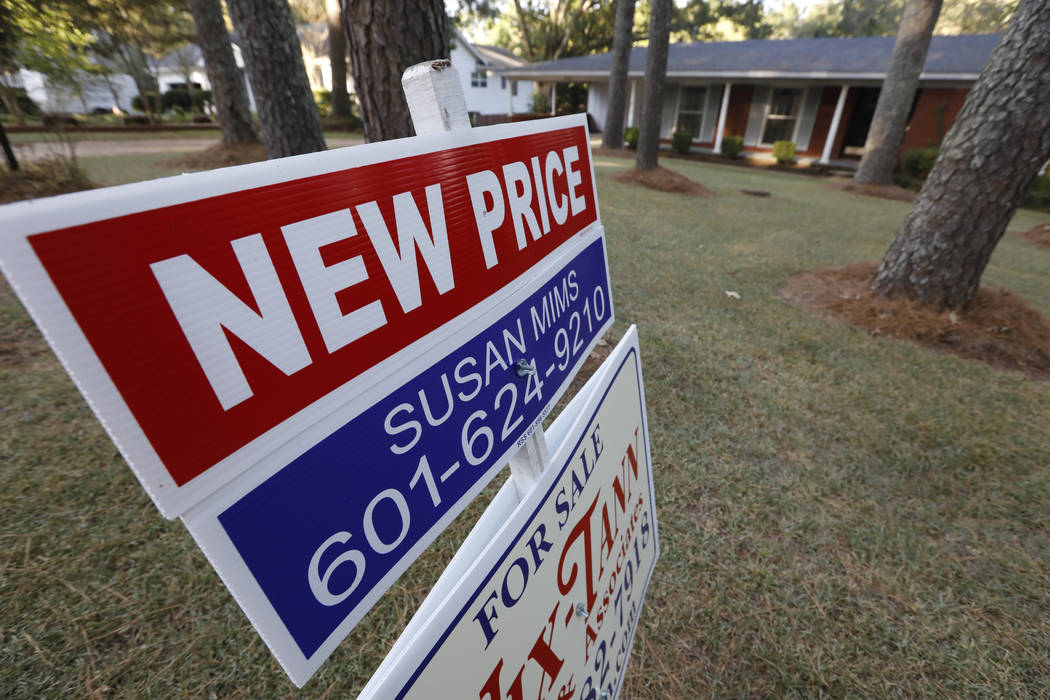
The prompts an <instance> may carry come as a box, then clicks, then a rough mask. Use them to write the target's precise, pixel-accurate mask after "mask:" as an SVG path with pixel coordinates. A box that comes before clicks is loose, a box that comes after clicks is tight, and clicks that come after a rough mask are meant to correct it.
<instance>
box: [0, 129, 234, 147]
mask: <svg viewBox="0 0 1050 700" xmlns="http://www.w3.org/2000/svg"><path fill="white" fill-rule="evenodd" d="M68 133H69V135H70V137H71V138H72V139H73V141H74V142H75V143H79V142H80V141H154V140H157V139H165V138H170V139H204V140H208V141H217V140H218V139H219V136H220V132H219V129H218V127H216V128H214V129H185V130H178V131H174V130H173V131H146V130H141V131H139V130H136V129H129V130H127V131H78V130H76V129H70V130H69V132H68ZM7 138H8V139H9V140H10V141H11V143H13V144H16V145H18V144H23V143H54V142H55V141H58V140H60V138H59V137H58V136H57V135H55V134H52V133H49V132H40V131H29V132H19V133H15V134H10V133H9V134H8V135H7Z"/></svg>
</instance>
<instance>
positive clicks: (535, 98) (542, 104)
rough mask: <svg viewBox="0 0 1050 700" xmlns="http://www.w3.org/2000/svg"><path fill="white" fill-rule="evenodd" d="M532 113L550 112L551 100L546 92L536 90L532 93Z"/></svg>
mask: <svg viewBox="0 0 1050 700" xmlns="http://www.w3.org/2000/svg"><path fill="white" fill-rule="evenodd" d="M532 113H533V114H550V113H551V100H550V97H549V96H548V95H547V93H546V92H543V91H536V92H534V93H532Z"/></svg>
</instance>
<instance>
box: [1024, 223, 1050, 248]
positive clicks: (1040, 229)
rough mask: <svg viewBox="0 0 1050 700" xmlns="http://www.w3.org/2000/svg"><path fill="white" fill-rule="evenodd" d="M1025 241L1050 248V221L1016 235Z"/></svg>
mask: <svg viewBox="0 0 1050 700" xmlns="http://www.w3.org/2000/svg"><path fill="white" fill-rule="evenodd" d="M1017 235H1018V236H1020V237H1021V238H1023V239H1025V240H1026V241H1031V242H1032V243H1037V244H1039V245H1045V246H1046V247H1047V248H1050V221H1047V222H1046V223H1045V224H1039V225H1038V226H1036V227H1035V228H1030V229H1028V230H1027V231H1025V232H1024V233H1019V234H1017Z"/></svg>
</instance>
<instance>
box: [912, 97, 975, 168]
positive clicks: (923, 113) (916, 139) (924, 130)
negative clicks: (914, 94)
mask: <svg viewBox="0 0 1050 700" xmlns="http://www.w3.org/2000/svg"><path fill="white" fill-rule="evenodd" d="M967 92H968V91H967V90H965V89H962V88H920V89H919V101H918V102H917V103H916V105H915V114H913V115H912V118H911V121H910V122H909V123H908V130H907V132H905V134H904V143H903V144H902V145H901V152H902V153H903V152H904V151H906V150H908V149H909V148H926V147H928V146H932V147H937V146H938V145H939V141H938V138H937V108H938V106H940V105H941V104H943V105H944V117H943V120H942V123H943V128H944V133H942V134H941V135H940V137H941V139H943V138H944V134H947V133H948V129H949V128H950V127H951V125H952V124H954V123H955V118H956V117H957V116H958V115H959V110H961V109H962V106H963V102H964V101H965V100H966V93H967Z"/></svg>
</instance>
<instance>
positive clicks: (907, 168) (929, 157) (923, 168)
mask: <svg viewBox="0 0 1050 700" xmlns="http://www.w3.org/2000/svg"><path fill="white" fill-rule="evenodd" d="M936 160H937V149H936V148H909V149H908V150H906V151H905V152H904V155H903V156H901V170H903V171H904V173H905V174H906V175H910V176H911V177H913V178H916V179H919V180H925V179H926V176H927V175H929V174H930V171H931V170H933V163H934V161H936Z"/></svg>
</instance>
